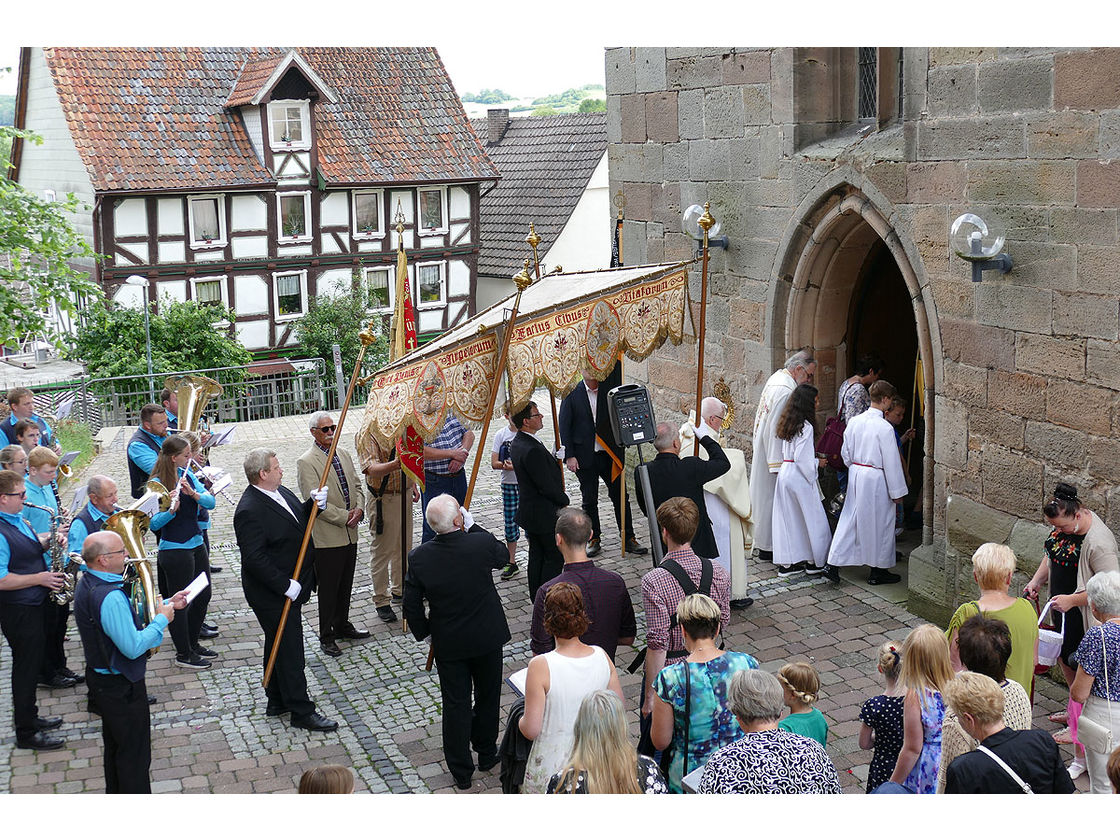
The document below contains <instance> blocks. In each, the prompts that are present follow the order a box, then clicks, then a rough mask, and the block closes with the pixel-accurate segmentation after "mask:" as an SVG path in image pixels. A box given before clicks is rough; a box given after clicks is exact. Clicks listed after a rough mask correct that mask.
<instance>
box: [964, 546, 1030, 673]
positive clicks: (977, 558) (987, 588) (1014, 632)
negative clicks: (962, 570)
mask: <svg viewBox="0 0 1120 840" xmlns="http://www.w3.org/2000/svg"><path fill="white" fill-rule="evenodd" d="M1014 572H1015V552H1013V551H1012V550H1011V549H1010V548H1009V547H1007V546H1006V545H1000V544H999V543H984V544H983V545H982V546H980V547H979V548H978V549H976V552H975V553H974V554H973V555H972V579H973V580H975V581H976V585H977V586H978V587H979V588H980V597H979V598H977V599H976V600H975V601H969V602H968V603H967V604H962V605H961V606H960V607H959V608H958V609H957V611H956V612H955V613H953V617H952V618H951V619H950V620H949V629H948V630H946V631H945V638H947V639H948V640H949V657H950V661H951V662H952V663H953V670H954V671H963V670H964V667H965V666H964V665H963V664H961V657H960V650H959V648H958V645H957V633H958V632H959V631H960V628H961V625H962V624H964V622H965V621H967V620H968V619H969V618H972V616H974V615H982V616H984V617H985V618H993V619H996V620H998V621H1002V622H1003V623H1004V624H1006V625H1007V629H1008V631H1010V633H1011V658H1010V659H1008V660H1007V678H1008V679H1009V680H1015V682H1017V683H1019V685H1021V686H1022V687H1023V690H1024V691H1026V692H1027V693H1028V695H1029V693H1030V690H1031V684H1032V682H1033V681H1034V663H1035V659H1036V656H1037V653H1038V621H1037V618H1038V616H1037V615H1035V611H1034V607H1033V606H1032V605H1031V602H1030V601H1028V600H1027V599H1026V598H1015V597H1012V596H1011V595H1009V594H1008V589H1009V588H1010V586H1011V575H1012V574H1013V573H1014Z"/></svg>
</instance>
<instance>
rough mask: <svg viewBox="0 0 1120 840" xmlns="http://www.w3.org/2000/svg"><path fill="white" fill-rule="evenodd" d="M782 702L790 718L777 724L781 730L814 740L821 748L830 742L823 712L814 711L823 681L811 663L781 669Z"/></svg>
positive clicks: (779, 673)
mask: <svg viewBox="0 0 1120 840" xmlns="http://www.w3.org/2000/svg"><path fill="white" fill-rule="evenodd" d="M778 682H780V683H781V684H782V693H783V694H784V697H783V698H782V700H783V702H784V703H785V704H786V706H788V707H789V714H788V715H786V716H785V717H784V718H782V720H781V723H779V724H778V728H779V729H784V730H785V731H786V732H792V733H794V734H795V735H804V736H805V737H806V738H812V739H813V740H814V741H817V742H819V743H820V745H821V746H822V747H823V746H826V743H825V742H826V741H828V721H827V720H825V719H824V715H822V714H821V711H820V709H816V708H814V707H813V704H814V703H816V702H817V697H818V696H819V695H820V691H821V678H820V677H819V676H818V675H817V670H816V669H815V668H814V667H813V666H812V665H810V664H809V663H808V662H789V663H786V664H785V665H783V666H782V667H781V668H780V669H778Z"/></svg>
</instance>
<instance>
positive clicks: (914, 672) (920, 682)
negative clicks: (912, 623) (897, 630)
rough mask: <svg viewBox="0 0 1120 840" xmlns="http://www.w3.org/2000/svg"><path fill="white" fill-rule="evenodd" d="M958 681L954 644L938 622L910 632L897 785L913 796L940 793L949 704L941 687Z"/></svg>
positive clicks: (904, 669) (906, 643)
mask: <svg viewBox="0 0 1120 840" xmlns="http://www.w3.org/2000/svg"><path fill="white" fill-rule="evenodd" d="M952 678H953V666H952V665H951V664H950V662H949V643H948V642H947V641H946V640H945V634H944V633H943V632H941V630H940V628H938V627H937V626H936V625H934V624H922V625H920V626H918V627H915V628H914V629H913V630H911V631H910V634H909V635H908V636H907V637H906V641H904V642H903V643H902V672H901V673H900V675H899V683H900V684H901V685H902V687H903V688H905V689H906V697H905V699H904V700H903V704H902V749H901V750H900V751H899V753H898V761H897V762H895V765H894V772H893V773H892V774H891V779H890V780H891V781H892V782H897V783H899V784H901V785H902V786H903V787H905V788H906V789H907V790H909V791H911V792H912V793H936V792H937V768H938V766H939V765H940V763H941V722H942V720H943V719H944V717H945V701H944V700H942V699H941V689H942V688H943V687H944V685H945V683H947V682H948V681H949V680H951V679H952Z"/></svg>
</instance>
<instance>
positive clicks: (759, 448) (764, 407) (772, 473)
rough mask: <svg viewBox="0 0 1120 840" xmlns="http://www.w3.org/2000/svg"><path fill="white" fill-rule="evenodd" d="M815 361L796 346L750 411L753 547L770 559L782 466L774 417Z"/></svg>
mask: <svg viewBox="0 0 1120 840" xmlns="http://www.w3.org/2000/svg"><path fill="white" fill-rule="evenodd" d="M816 373H817V361H816V359H814V358H813V354H812V353H810V352H809V351H808V350H798V351H797V352H796V353H794V354H793V355H792V356H790V357H789V358H788V359H786V363H785V365H783V366H782V368H781V370H777V371H775V372H774V373H773V374H772V375H771V376H770V378H769V379H767V380H766V385H765V387H764V388H763V389H762V397H761V398H760V399H759V401H758V410H757V411H756V412H755V415H754V451H753V453H752V456H751V518H752V520H753V521H754V547H755V548H757V549H758V556H759V559H761V560H763V561H765V562H767V563H769V562H770V561H771V560H773V559H774V526H773V521H772V520H773V517H774V489H775V487H777V484H778V470H779V469H781V466H782V442H781V441H780V440H778V435H777V429H778V421H779V420H780V419H781V417H782V411H783V410H784V409H785V407H786V401H787V400H788V399H789V397H790V394H792V393H793V389H794V388H796V387H797V386H798V385H802V384H804V383H806V382H809V383H811V382H812V381H813V377H814V376H815V375H816Z"/></svg>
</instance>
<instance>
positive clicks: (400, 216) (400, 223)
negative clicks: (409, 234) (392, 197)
mask: <svg viewBox="0 0 1120 840" xmlns="http://www.w3.org/2000/svg"><path fill="white" fill-rule="evenodd" d="M393 221H394V222H396V223H397V236H403V235H404V208H403V207H401V202H400V199H397V212H396V214H395V215H394V216H393Z"/></svg>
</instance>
